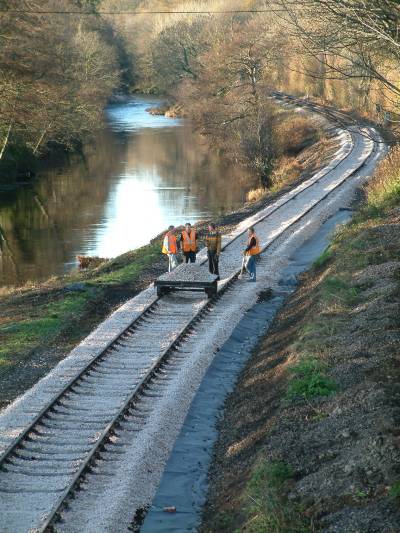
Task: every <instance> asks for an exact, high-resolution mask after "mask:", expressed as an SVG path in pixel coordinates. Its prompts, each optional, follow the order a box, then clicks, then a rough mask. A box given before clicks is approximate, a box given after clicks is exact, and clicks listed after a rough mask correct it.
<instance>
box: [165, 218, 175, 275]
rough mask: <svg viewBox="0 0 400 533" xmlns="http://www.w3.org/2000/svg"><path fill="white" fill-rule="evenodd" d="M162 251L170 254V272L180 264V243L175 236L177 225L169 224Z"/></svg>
mask: <svg viewBox="0 0 400 533" xmlns="http://www.w3.org/2000/svg"><path fill="white" fill-rule="evenodd" d="M162 253H163V254H165V255H168V272H171V270H174V268H176V267H177V266H178V257H177V253H178V243H177V241H176V236H175V227H174V226H169V228H168V231H167V233H166V234H165V237H164V241H163V247H162Z"/></svg>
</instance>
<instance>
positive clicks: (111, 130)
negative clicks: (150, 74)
mask: <svg viewBox="0 0 400 533" xmlns="http://www.w3.org/2000/svg"><path fill="white" fill-rule="evenodd" d="M158 103H159V101H157V99H155V98H148V97H135V98H134V99H132V100H130V101H128V102H124V103H118V104H113V105H110V106H109V107H108V108H107V109H106V112H105V125H104V128H103V129H102V130H101V131H99V132H98V133H97V134H96V136H95V140H94V142H93V143H91V144H90V145H89V146H86V147H85V148H84V153H83V156H82V157H79V158H78V157H77V156H71V157H70V160H69V161H68V163H65V164H63V165H62V166H60V165H59V164H58V165H55V164H54V163H53V164H51V165H49V164H48V165H47V168H45V169H42V170H41V172H40V174H39V176H38V178H37V179H35V181H34V182H33V183H32V184H30V185H29V186H23V187H21V188H19V189H17V190H15V191H12V192H2V193H0V285H15V284H20V283H24V282H26V281H27V280H30V281H41V280H44V279H47V278H49V277H51V276H54V275H59V274H63V273H65V272H68V271H69V270H71V269H72V268H76V266H77V263H76V256H77V255H96V256H100V257H115V256H117V255H119V254H122V253H124V252H126V251H128V250H131V249H135V248H138V247H140V246H142V245H144V244H146V243H148V242H149V240H150V239H151V238H152V237H154V236H155V235H157V234H158V233H160V232H161V231H162V230H163V229H164V228H166V227H167V226H168V225H169V224H174V225H179V224H182V223H185V222H186V221H190V222H192V223H194V222H196V221H198V220H200V219H204V218H207V217H210V216H215V215H219V214H223V213H225V212H227V211H230V210H232V209H235V208H237V207H238V206H240V205H241V204H242V203H243V201H244V199H245V193H246V190H248V189H249V188H250V187H251V185H252V182H253V180H252V179H251V178H250V177H249V176H248V175H246V173H245V172H244V170H243V169H242V168H238V167H235V166H233V165H230V166H229V165H227V164H226V162H224V161H223V160H222V159H221V158H220V157H218V155H217V154H216V153H213V152H212V151H210V148H209V146H207V144H206V143H205V142H204V139H202V137H201V136H200V135H199V134H198V133H196V132H195V131H193V128H192V126H191V124H190V122H188V121H186V120H182V119H171V118H166V117H164V116H153V115H150V114H149V113H147V112H146V108H148V107H150V106H155V105H157V104H158Z"/></svg>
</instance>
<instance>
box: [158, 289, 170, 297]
mask: <svg viewBox="0 0 400 533" xmlns="http://www.w3.org/2000/svg"><path fill="white" fill-rule="evenodd" d="M167 293H168V289H167V287H157V296H158V297H159V298H161V297H162V296H164V294H167Z"/></svg>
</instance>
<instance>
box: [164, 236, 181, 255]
mask: <svg viewBox="0 0 400 533" xmlns="http://www.w3.org/2000/svg"><path fill="white" fill-rule="evenodd" d="M177 251H178V247H177V245H176V237H175V235H172V233H170V232H168V233H167V234H166V235H165V237H164V242H163V247H162V253H163V254H176V253H177Z"/></svg>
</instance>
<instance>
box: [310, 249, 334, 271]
mask: <svg viewBox="0 0 400 533" xmlns="http://www.w3.org/2000/svg"><path fill="white" fill-rule="evenodd" d="M332 256H333V251H332V248H331V247H330V246H328V247H327V248H325V250H324V251H323V252H322V254H321V255H320V256H319V257H317V259H316V260H315V261H314V264H313V266H314V268H321V267H323V266H325V265H326V263H327V262H328V261H329V260H330V259H331V258H332Z"/></svg>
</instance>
